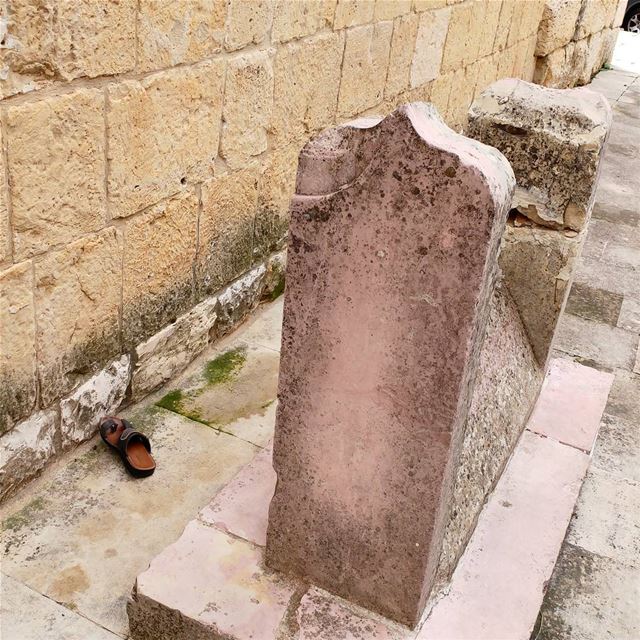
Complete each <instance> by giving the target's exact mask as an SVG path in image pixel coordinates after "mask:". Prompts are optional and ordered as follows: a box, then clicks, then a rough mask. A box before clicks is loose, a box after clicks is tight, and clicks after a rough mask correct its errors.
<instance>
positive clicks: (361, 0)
mask: <svg viewBox="0 0 640 640" xmlns="http://www.w3.org/2000/svg"><path fill="white" fill-rule="evenodd" d="M374 11H375V2H371V0H338V2H337V5H336V10H335V14H334V18H333V28H334V29H344V27H354V26H356V25H359V24H365V23H367V22H371V21H372V20H373V16H374Z"/></svg>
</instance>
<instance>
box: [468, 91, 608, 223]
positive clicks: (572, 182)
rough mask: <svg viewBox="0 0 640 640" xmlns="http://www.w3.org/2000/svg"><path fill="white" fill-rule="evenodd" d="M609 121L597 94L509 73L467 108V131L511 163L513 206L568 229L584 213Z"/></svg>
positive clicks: (582, 220)
mask: <svg viewBox="0 0 640 640" xmlns="http://www.w3.org/2000/svg"><path fill="white" fill-rule="evenodd" d="M610 124H611V109H610V107H609V106H608V104H607V101H606V100H605V98H604V97H603V96H601V95H600V94H597V93H595V92H592V91H589V90H587V89H573V90H570V91H567V90H564V91H558V90H554V89H545V88H541V87H539V86H537V85H534V84H531V83H528V82H524V81H522V80H515V79H505V80H500V81H498V82H496V83H495V84H493V85H491V86H490V87H489V88H488V89H486V90H485V91H484V92H483V93H482V94H480V96H479V97H478V98H477V99H476V101H475V102H474V104H473V105H472V107H471V110H470V111H469V134H470V135H471V136H472V137H474V138H476V139H478V140H481V141H482V142H484V143H485V144H490V145H491V146H493V147H496V148H497V149H500V150H501V151H502V152H503V153H504V154H505V155H506V156H507V158H508V159H509V162H510V163H511V166H512V167H513V170H514V173H515V174H516V179H517V187H516V195H515V198H514V203H513V206H514V208H517V209H518V211H520V213H522V214H523V215H524V216H527V217H528V218H530V219H531V220H533V221H534V222H536V223H537V224H542V225H545V226H549V227H556V228H560V227H568V228H569V229H573V230H575V231H580V230H581V229H583V228H584V226H585V225H586V223H587V221H588V218H589V215H590V212H591V207H592V205H593V196H594V193H595V183H596V178H597V172H598V166H599V163H600V158H601V155H602V151H603V149H604V143H605V140H606V136H607V134H608V131H609V128H610ZM532 158H534V159H535V161H533V162H532Z"/></svg>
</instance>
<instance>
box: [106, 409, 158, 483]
mask: <svg viewBox="0 0 640 640" xmlns="http://www.w3.org/2000/svg"><path fill="white" fill-rule="evenodd" d="M100 435H101V436H102V439H103V440H104V441H105V442H106V443H107V444H108V445H109V446H110V447H112V448H113V449H115V450H116V451H117V452H118V453H119V454H120V458H121V459H122V462H123V463H124V466H125V468H126V470H127V471H128V472H129V473H130V474H131V475H132V476H134V477H135V478H146V477H147V476H150V475H151V474H152V473H153V472H154V471H155V470H156V463H155V460H154V459H153V457H152V456H151V443H150V442H149V438H147V436H145V435H144V434H143V433H140V432H139V431H136V430H135V429H134V428H133V427H132V426H131V423H130V422H129V421H128V420H123V419H120V418H116V417H114V416H106V417H105V418H102V420H101V421H100Z"/></svg>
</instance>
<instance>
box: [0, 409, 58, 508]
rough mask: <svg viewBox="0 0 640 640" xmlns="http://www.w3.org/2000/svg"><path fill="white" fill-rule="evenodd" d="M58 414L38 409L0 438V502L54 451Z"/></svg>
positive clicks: (43, 463)
mask: <svg viewBox="0 0 640 640" xmlns="http://www.w3.org/2000/svg"><path fill="white" fill-rule="evenodd" d="M57 431H58V414H57V412H56V411H40V412H39V413H34V414H33V415H32V416H31V417H30V418H29V419H28V420H25V421H24V422H21V423H20V424H19V425H17V426H16V427H15V428H14V429H13V431H11V433H8V434H7V435H5V436H4V437H3V438H2V439H0V452H2V453H1V455H0V501H2V500H4V499H5V498H6V497H7V496H9V495H10V494H11V493H12V492H13V491H15V489H17V488H18V487H19V486H20V485H21V484H22V483H23V482H26V481H27V480H30V479H31V478H33V477H35V476H37V475H38V474H39V473H40V471H41V470H42V468H43V467H44V466H45V464H46V463H47V462H48V461H49V460H50V459H51V458H52V457H53V456H54V455H55V454H56V444H55V442H56V435H57Z"/></svg>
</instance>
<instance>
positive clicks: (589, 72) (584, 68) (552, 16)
mask: <svg viewBox="0 0 640 640" xmlns="http://www.w3.org/2000/svg"><path fill="white" fill-rule="evenodd" d="M626 6H627V2H626V0H547V1H546V3H545V8H544V13H543V16H542V21H541V23H540V30H539V33H538V44H537V46H536V57H537V61H536V71H535V75H534V81H535V82H537V83H538V84H543V85H545V86H547V87H557V88H567V87H575V86H576V85H582V84H587V83H588V82H590V81H591V78H592V77H593V75H594V74H595V73H597V72H598V70H599V69H600V68H601V67H602V65H603V64H606V63H607V62H609V61H610V60H611V55H612V53H613V48H614V46H615V43H616V38H617V37H618V30H619V27H620V25H621V24H622V19H623V18H624V11H625V8H626Z"/></svg>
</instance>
